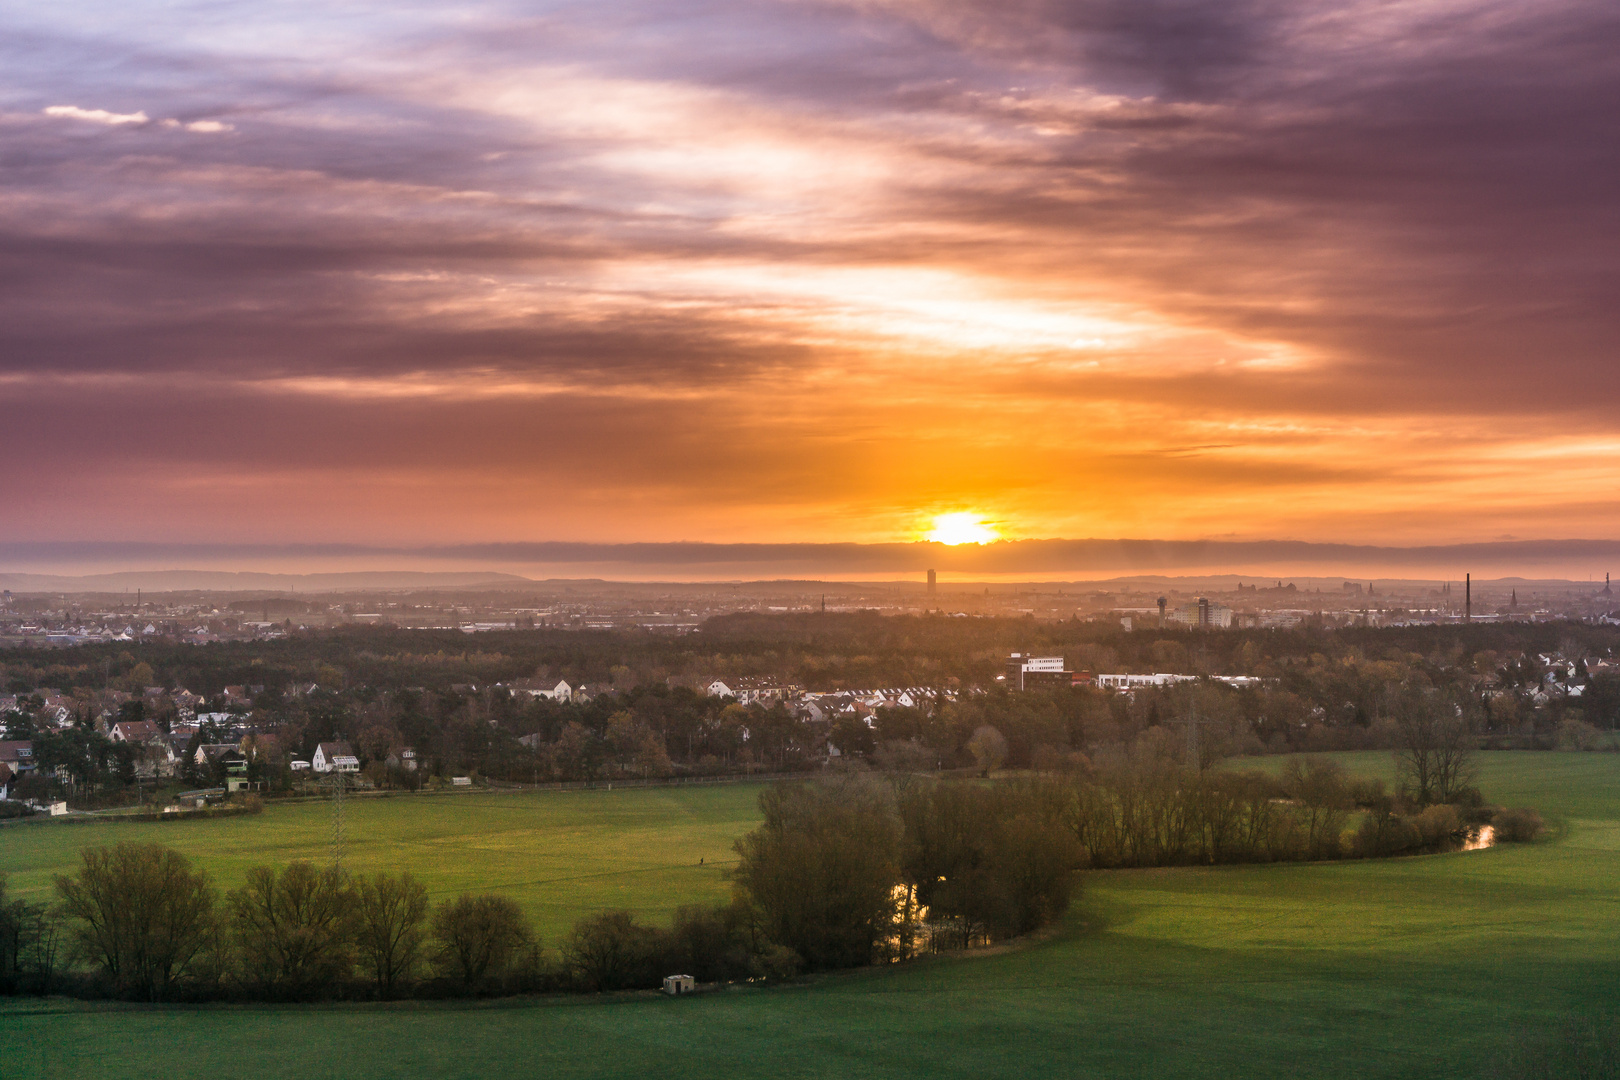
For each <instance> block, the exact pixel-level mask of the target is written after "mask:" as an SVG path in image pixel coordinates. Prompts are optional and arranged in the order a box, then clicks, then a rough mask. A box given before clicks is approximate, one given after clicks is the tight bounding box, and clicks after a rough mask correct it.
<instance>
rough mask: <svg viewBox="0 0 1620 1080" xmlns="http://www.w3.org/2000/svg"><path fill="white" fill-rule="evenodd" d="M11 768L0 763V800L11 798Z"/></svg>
mask: <svg viewBox="0 0 1620 1080" xmlns="http://www.w3.org/2000/svg"><path fill="white" fill-rule="evenodd" d="M11 777H12V772H11V766H10V765H7V764H6V763H5V762H3V761H0V799H9V798H11Z"/></svg>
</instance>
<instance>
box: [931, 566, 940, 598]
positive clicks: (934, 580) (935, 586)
mask: <svg viewBox="0 0 1620 1080" xmlns="http://www.w3.org/2000/svg"><path fill="white" fill-rule="evenodd" d="M938 591H939V578H938V576H937V575H935V573H934V572H933V571H932V570H930V571H928V595H929V596H933V595H934V594H935V593H936V592H938Z"/></svg>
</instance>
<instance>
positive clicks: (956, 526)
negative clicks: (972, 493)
mask: <svg viewBox="0 0 1620 1080" xmlns="http://www.w3.org/2000/svg"><path fill="white" fill-rule="evenodd" d="M1000 539H1001V533H999V532H997V531H996V528H995V526H993V525H990V524H987V523H986V522H985V520H984V518H983V517H982V516H981V515H979V514H975V513H973V512H972V511H971V510H963V511H959V512H957V513H954V514H939V515H937V516H935V518H934V527H933V528H932V529H930V530H929V531H928V535H927V540H928V541H929V542H930V543H934V544H947V545H950V546H953V547H954V546H955V545H957V544H989V543H992V542H994V541H996V540H1000Z"/></svg>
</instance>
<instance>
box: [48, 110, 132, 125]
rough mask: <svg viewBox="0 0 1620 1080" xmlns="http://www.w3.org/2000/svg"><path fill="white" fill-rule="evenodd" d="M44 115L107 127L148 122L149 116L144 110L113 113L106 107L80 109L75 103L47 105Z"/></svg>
mask: <svg viewBox="0 0 1620 1080" xmlns="http://www.w3.org/2000/svg"><path fill="white" fill-rule="evenodd" d="M44 112H45V115H46V116H56V117H61V118H63V119H67V120H87V121H89V122H90V123H92V124H106V125H107V126H108V127H123V126H126V125H130V124H133V125H136V126H139V125H141V124H146V123H150V118H149V117H147V115H146V113H144V112H132V113H115V112H108V111H107V110H106V109H81V108H79V107H78V106H77V105H48V106H46V108H45V110H44Z"/></svg>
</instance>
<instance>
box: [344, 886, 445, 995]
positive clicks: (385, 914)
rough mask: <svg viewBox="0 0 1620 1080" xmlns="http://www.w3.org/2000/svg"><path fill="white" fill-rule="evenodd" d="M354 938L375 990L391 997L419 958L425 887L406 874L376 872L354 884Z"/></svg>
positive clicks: (423, 930)
mask: <svg viewBox="0 0 1620 1080" xmlns="http://www.w3.org/2000/svg"><path fill="white" fill-rule="evenodd" d="M356 892H357V894H358V899H359V901H360V903H359V910H358V913H357V914H358V917H357V919H356V938H357V939H358V942H359V945H360V956H361V959H362V961H363V962H364V963H365V964H366V966H367V967H369V968H371V972H372V977H373V978H375V979H376V981H377V989H378V990H380V991H382V992H383V993H384V994H391V993H393V992H394V989H395V987H397V986H398V985H399V984H400V983H402V982H407V981H409V980H410V978H411V976H412V975H413V974H415V971H416V967H417V965H418V964H419V963H420V962H421V959H422V944H423V941H424V940H425V937H426V928H427V919H428V899H427V888H426V886H424V885H423V884H422V883H421V882H420V881H418V880H416V878H414V877H412V876H411V875H410V874H408V873H402V874H400V875H399V876H398V877H395V876H393V875H391V874H384V873H377V874H373V875H372V876H371V877H366V878H361V879H360V880H359V882H358V883H357V887H356Z"/></svg>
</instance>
